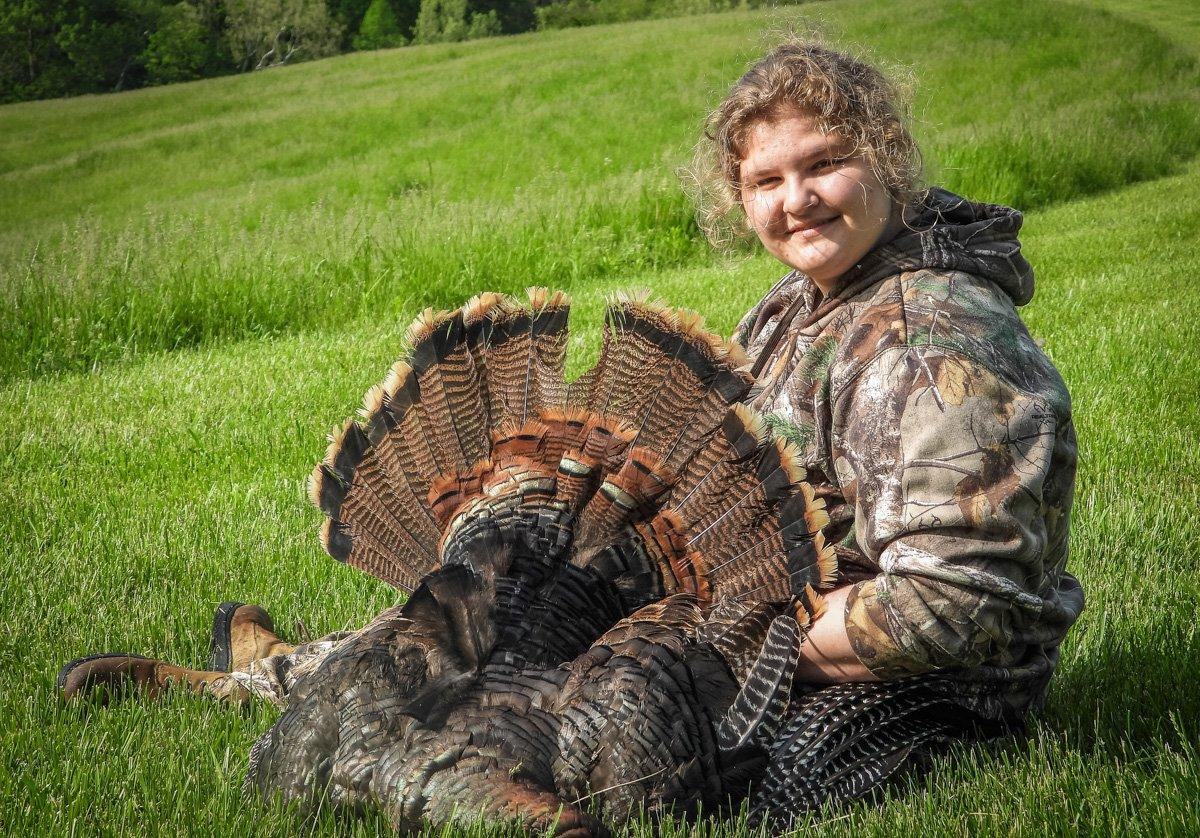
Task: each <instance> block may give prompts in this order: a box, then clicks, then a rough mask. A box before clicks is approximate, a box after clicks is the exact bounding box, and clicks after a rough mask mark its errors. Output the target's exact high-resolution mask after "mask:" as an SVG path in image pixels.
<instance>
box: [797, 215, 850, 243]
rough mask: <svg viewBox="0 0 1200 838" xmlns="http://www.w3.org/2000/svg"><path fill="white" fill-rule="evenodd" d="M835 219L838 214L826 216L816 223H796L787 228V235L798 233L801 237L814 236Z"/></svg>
mask: <svg viewBox="0 0 1200 838" xmlns="http://www.w3.org/2000/svg"><path fill="white" fill-rule="evenodd" d="M837 219H838V216H836V215H835V216H832V217H830V218H826V219H825V220H824V221H818V222H816V223H811V224H797V225H796V226H795V227H789V228H788V235H798V236H801V237H803V238H809V237H810V236H815V235H817V234H818V233H821V232H823V231H824V230H826V229H827V228H828V227H829V225H830V224H832V223H833V222H835V221H837Z"/></svg>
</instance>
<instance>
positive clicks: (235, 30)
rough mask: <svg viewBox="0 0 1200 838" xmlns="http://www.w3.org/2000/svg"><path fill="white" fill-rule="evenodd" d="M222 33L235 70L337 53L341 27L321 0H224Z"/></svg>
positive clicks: (255, 68)
mask: <svg viewBox="0 0 1200 838" xmlns="http://www.w3.org/2000/svg"><path fill="white" fill-rule="evenodd" d="M225 13H226V14H225V22H226V29H225V36H226V38H227V39H228V43H229V49H230V52H231V53H232V54H233V60H234V62H235V63H236V65H237V67H238V69H239V70H242V71H243V72H244V71H246V70H258V69H262V68H264V67H274V66H278V65H280V64H287V63H289V62H292V61H307V60H309V59H312V58H321V57H322V56H326V55H333V54H335V53H337V52H338V48H339V46H340V45H341V40H342V30H341V27H340V26H339V25H338V24H337V22H336V21H334V20H333V18H331V17H330V16H329V12H328V11H327V10H326V8H325V2H324V0H226V5H225Z"/></svg>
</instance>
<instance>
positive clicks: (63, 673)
mask: <svg viewBox="0 0 1200 838" xmlns="http://www.w3.org/2000/svg"><path fill="white" fill-rule="evenodd" d="M104 658H125V659H126V660H133V661H149V660H154V658H148V657H146V656H145V655H126V654H122V653H121V652H103V653H101V654H99V655H88V656H87V657H85V658H75V660H73V661H67V662H66V663H65V664H63V668H62V669H60V670H59V671H58V678H57V679H56V680H55V682H54V683H55V686H57V687H58V689H60V690H61V689H63V688H64V687H66V685H67V678H68V677H70V675H71V671H72V670H73V669H75V667H77V666H82V665H83V664H85V663H91V662H92V661H97V660H102V659H104Z"/></svg>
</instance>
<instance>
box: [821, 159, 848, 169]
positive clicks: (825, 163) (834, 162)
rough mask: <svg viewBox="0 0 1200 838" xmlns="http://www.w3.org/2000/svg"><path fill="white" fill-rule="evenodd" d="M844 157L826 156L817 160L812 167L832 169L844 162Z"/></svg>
mask: <svg viewBox="0 0 1200 838" xmlns="http://www.w3.org/2000/svg"><path fill="white" fill-rule="evenodd" d="M847 159H848V158H846V157H827V158H825V159H824V160H818V161H817V163H816V164H815V166H814V167H813V168H815V169H818V170H820V169H833V168H836V167H838V166H840V165H842V164H843V163H845V162H846V160H847Z"/></svg>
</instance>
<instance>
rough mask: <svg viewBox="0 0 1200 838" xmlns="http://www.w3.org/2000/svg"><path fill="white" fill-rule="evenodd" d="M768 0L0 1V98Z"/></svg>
mask: <svg viewBox="0 0 1200 838" xmlns="http://www.w3.org/2000/svg"><path fill="white" fill-rule="evenodd" d="M786 1H787V0H782V2H786ZM764 2H771V0H0V102H16V101H22V100H27V99H45V98H51V97H55V96H70V95H76V94H81V93H104V92H112V91H120V90H129V89H132V88H138V87H145V86H147V85H156V84H169V83H171V82H177V81H188V80H191V79H199V78H207V77H209V76H219V75H225V74H228V73H244V72H249V71H252V70H261V69H264V68H267V67H274V66H278V65H281V64H288V63H293V62H297V61H307V60H311V59H314V58H322V57H324V56H328V55H334V54H337V53H341V52H348V51H351V50H365V49H381V48H386V47H396V46H404V45H405V44H410V43H415V44H427V43H437V42H439V41H461V40H467V39H470V38H482V37H487V36H490V35H499V34H507V33H515V32H526V31H529V30H531V29H554V28H562V27H568V26H587V25H590V24H593V23H608V22H615V21H621V20H633V19H638V18H647V17H662V16H669V15H676V14H689V13H696V12H706V11H717V10H722V9H728V8H732V7H734V6H741V7H747V6H759V5H762V4H763V3H764Z"/></svg>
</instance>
